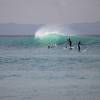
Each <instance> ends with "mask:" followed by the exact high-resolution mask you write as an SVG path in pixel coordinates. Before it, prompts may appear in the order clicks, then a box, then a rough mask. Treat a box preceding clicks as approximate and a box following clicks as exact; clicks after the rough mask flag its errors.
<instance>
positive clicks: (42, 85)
mask: <svg viewBox="0 0 100 100" xmlns="http://www.w3.org/2000/svg"><path fill="white" fill-rule="evenodd" d="M77 40H81V41H82V45H81V52H78V50H77ZM72 41H73V42H74V43H73V47H74V48H73V49H72V50H70V49H69V48H65V43H64V44H60V45H57V46H56V47H54V48H50V49H48V48H47V45H40V43H39V42H37V41H36V40H35V39H34V37H0V100H99V98H100V37H97V36H81V37H73V38H72Z"/></svg>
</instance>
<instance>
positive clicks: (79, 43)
mask: <svg viewBox="0 0 100 100" xmlns="http://www.w3.org/2000/svg"><path fill="white" fill-rule="evenodd" d="M80 45H81V42H80V41H79V42H78V51H79V52H80V49H81V47H80Z"/></svg>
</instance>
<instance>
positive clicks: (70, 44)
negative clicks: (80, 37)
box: [68, 38, 72, 49]
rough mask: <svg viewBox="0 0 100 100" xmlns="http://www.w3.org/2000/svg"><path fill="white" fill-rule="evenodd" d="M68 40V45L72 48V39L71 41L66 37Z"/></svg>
mask: <svg viewBox="0 0 100 100" xmlns="http://www.w3.org/2000/svg"><path fill="white" fill-rule="evenodd" d="M68 42H69V47H70V49H72V41H71V39H70V38H69V39H68Z"/></svg>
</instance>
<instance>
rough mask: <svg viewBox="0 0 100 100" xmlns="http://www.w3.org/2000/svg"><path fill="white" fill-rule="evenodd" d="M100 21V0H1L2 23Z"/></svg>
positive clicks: (0, 13)
mask: <svg viewBox="0 0 100 100" xmlns="http://www.w3.org/2000/svg"><path fill="white" fill-rule="evenodd" d="M98 21H100V0H0V23H11V22H12V23H25V24H27V23H31V24H51V23H60V24H66V23H67V24H68V23H80V22H98Z"/></svg>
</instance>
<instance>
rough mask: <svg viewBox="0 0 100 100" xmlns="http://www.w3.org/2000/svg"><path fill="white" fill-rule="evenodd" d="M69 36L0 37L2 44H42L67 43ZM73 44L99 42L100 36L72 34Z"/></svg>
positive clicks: (0, 44) (0, 43)
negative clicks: (39, 37) (40, 37)
mask: <svg viewBox="0 0 100 100" xmlns="http://www.w3.org/2000/svg"><path fill="white" fill-rule="evenodd" d="M68 38H69V37H66V36H59V35H52V36H48V37H44V38H42V39H38V38H35V37H34V36H26V37H25V36H21V37H20V36H19V37H16V36H15V37H11V36H9V37H8V36H7V37H0V46H40V45H41V46H42V45H48V44H57V45H61V44H65V43H66V42H67V39H68ZM70 38H71V40H72V42H73V44H77V42H78V41H81V42H82V44H84V45H92V44H99V45H100V37H99V36H98V37H97V36H70Z"/></svg>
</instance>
